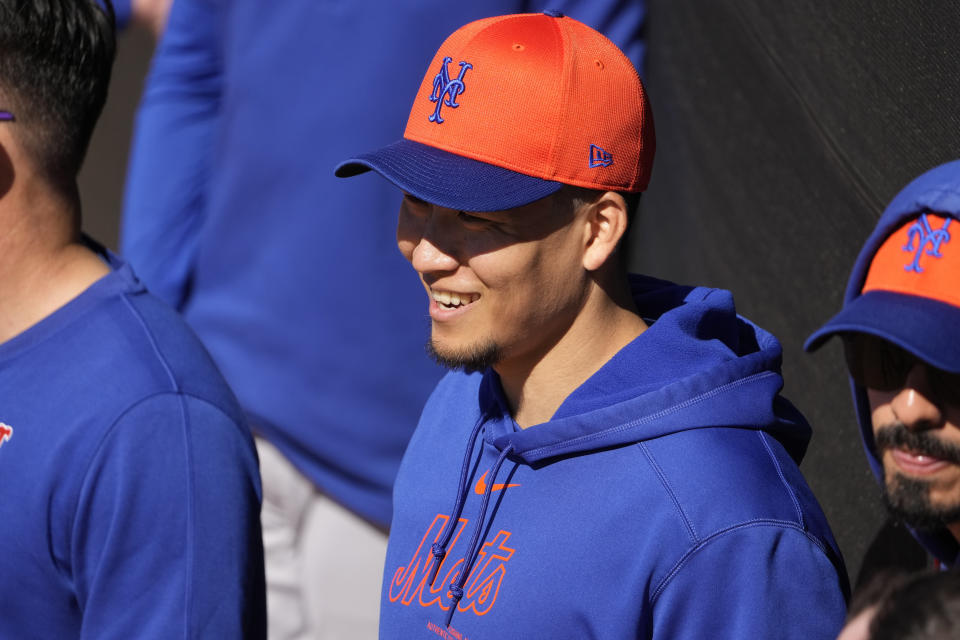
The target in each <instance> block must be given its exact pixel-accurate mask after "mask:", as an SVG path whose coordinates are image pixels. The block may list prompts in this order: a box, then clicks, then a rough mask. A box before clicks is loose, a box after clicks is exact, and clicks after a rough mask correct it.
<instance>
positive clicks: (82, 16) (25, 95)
mask: <svg viewBox="0 0 960 640" xmlns="http://www.w3.org/2000/svg"><path fill="white" fill-rule="evenodd" d="M115 53H116V35H115V27H114V13H113V8H112V5H111V4H110V2H109V0H104V2H102V3H100V2H96V1H95V0H0V129H2V130H0V136H8V137H6V138H0V143H2V142H3V140H4V139H6V141H7V145H6V146H11V147H16V150H12V149H6V152H7V154H8V155H9V156H14V157H15V159H16V162H14V165H15V166H16V165H18V164H20V165H21V166H22V165H26V164H29V171H30V172H31V173H35V174H37V175H38V176H41V177H43V178H44V179H46V180H47V181H48V182H49V183H51V184H54V185H61V186H63V187H65V188H68V189H73V188H74V187H73V186H72V185H73V184H74V182H75V180H76V176H77V174H78V173H79V171H80V167H81V165H82V163H83V159H84V156H85V154H86V151H87V147H88V145H89V142H90V137H91V135H92V133H93V129H94V125H95V124H96V122H97V119H98V118H99V117H100V113H101V111H102V110H103V105H104V103H105V101H106V98H107V88H108V86H109V83H110V73H111V70H112V67H113V61H114V57H115Z"/></svg>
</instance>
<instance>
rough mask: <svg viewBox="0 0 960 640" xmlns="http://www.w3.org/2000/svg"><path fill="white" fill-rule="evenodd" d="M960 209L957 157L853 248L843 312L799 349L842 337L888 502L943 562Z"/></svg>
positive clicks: (959, 356) (955, 502)
mask: <svg viewBox="0 0 960 640" xmlns="http://www.w3.org/2000/svg"><path fill="white" fill-rule="evenodd" d="M958 215H960V161H954V162H951V163H948V164H945V165H942V166H940V167H937V168H935V169H933V170H931V171H928V172H927V173H925V174H923V175H922V176H920V177H919V178H917V179H916V180H914V181H913V182H911V183H910V184H909V185H907V186H906V187H905V188H904V189H903V191H901V192H900V194H898V195H897V196H896V197H895V198H894V199H893V201H892V202H891V203H890V205H889V206H888V207H887V209H886V211H885V212H884V214H883V216H882V217H881V219H880V222H879V224H878V225H877V227H876V229H875V230H874V232H873V234H872V235H871V236H870V238H869V239H868V240H867V243H866V245H865V246H864V248H863V250H862V251H861V253H860V256H859V258H858V259H857V263H856V265H855V266H854V269H853V273H852V275H851V277H850V281H849V283H848V286H847V293H846V299H845V302H844V306H843V309H842V310H841V311H840V312H839V313H838V314H837V315H836V316H834V317H833V318H832V319H831V320H830V321H829V322H827V323H826V324H825V325H824V326H823V327H822V328H820V329H819V330H818V331H817V332H815V333H814V334H813V335H812V336H811V337H810V338H809V339H808V340H807V343H806V345H805V347H806V348H807V349H808V350H813V349H816V348H818V347H819V346H820V345H822V344H823V343H824V342H825V341H826V340H827V339H829V338H830V337H831V336H834V335H836V336H839V337H840V338H841V340H842V341H843V346H844V353H845V356H846V362H847V368H848V371H849V373H850V378H851V381H852V389H853V398H854V405H855V408H856V411H857V415H858V419H859V422H860V427H861V433H862V435H863V440H864V445H865V447H866V450H867V456H868V459H869V461H870V464H871V467H872V468H873V471H874V473H875V474H876V476H877V478H878V480H879V481H880V482H881V484H882V486H883V489H884V496H885V501H886V503H887V505H888V507H889V508H890V510H891V512H892V513H893V514H894V515H896V516H898V517H899V518H900V519H901V520H903V521H904V522H906V523H907V524H908V525H910V526H911V527H912V528H913V529H914V530H915V532H916V534H917V537H918V538H919V539H920V540H921V542H924V543H925V545H926V546H927V548H928V549H929V550H931V551H932V552H933V553H934V554H935V555H936V556H937V557H938V558H939V559H940V560H942V561H944V562H947V563H949V564H953V563H954V562H956V559H957V552H958V549H960V547H958V545H957V540H960V340H958V339H957V335H956V332H957V329H958V328H960V222H958V220H957V217H958Z"/></svg>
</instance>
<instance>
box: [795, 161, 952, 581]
mask: <svg viewBox="0 0 960 640" xmlns="http://www.w3.org/2000/svg"><path fill="white" fill-rule="evenodd" d="M925 212H936V213H938V214H940V215H942V216H947V217H949V218H952V219H957V218H960V160H955V161H953V162H948V163H947V164H943V165H940V166H939V167H936V168H934V169H931V170H930V171H928V172H926V173H924V174H923V175H921V176H920V177H918V178H916V179H915V180H913V181H912V182H911V183H910V184H908V185H907V186H906V187H904V188H903V190H902V191H900V193H899V194H897V196H896V197H895V198H894V199H893V200H892V201H891V202H890V204H889V205H888V206H887V208H886V210H885V211H884V212H883V215H882V216H881V217H880V221H879V222H878V223H877V226H876V228H875V229H874V231H873V233H872V234H871V235H870V237H869V238H868V239H867V242H866V243H865V244H864V247H863V249H861V251H860V255H859V256H858V257H857V261H856V263H855V264H854V267H853V272H852V273H851V274H850V280H849V281H848V283H847V291H846V295H845V297H844V305H845V306H846V305H848V304H850V302H851V301H852V300H854V299H856V298H858V297H859V296H860V295H861V293H860V291H861V289H862V288H863V284H864V282H865V280H866V277H867V271H868V270H869V268H870V263H871V262H872V260H873V256H874V254H876V252H877V250H878V249H879V248H880V247H881V245H883V243H884V241H885V240H886V239H887V238H888V237H889V236H890V235H891V234H892V233H893V232H894V231H895V230H897V229H899V228H900V227H902V226H903V225H904V224H905V223H907V222H908V221H910V220H911V219H914V218H917V217H918V216H919V215H920V214H922V213H925ZM951 229H952V228H951ZM954 242H956V240H954ZM907 257H908V258H909V256H907ZM905 263H909V259H906V258H905ZM936 305H937V303H936V302H933V301H926V300H924V299H920V298H912V299H911V300H910V301H909V302H907V303H906V304H902V305H899V306H898V309H897V318H896V321H897V323H898V324H900V325H901V326H902V327H908V328H909V327H911V326H915V325H917V323H918V321H920V322H922V321H921V320H920V319H919V318H916V317H915V315H920V316H922V315H923V314H924V313H931V312H932V313H936V310H935V307H936ZM829 326H830V325H828V326H826V327H824V330H826V329H828V328H829ZM839 328H842V327H839V326H835V327H834V329H839ZM851 328H852V327H851ZM852 329H853V328H852ZM824 330H821V331H818V332H817V333H815V334H814V335H813V336H811V338H810V339H809V340H808V341H807V345H806V346H807V348H810V347H811V346H813V347H815V346H816V345H817V343H819V342H820V341H821V340H823V339H825V338H826V337H827V335H828V333H827V332H826V331H824ZM918 331H920V332H922V329H921V328H918ZM918 337H919V336H918ZM931 337H932V336H931ZM893 339H894V340H896V338H893ZM904 346H907V345H904ZM850 388H851V391H852V393H853V404H854V408H855V409H856V412H857V422H858V423H859V426H860V434H861V436H862V437H863V444H864V449H865V450H866V453H867V459H868V461H869V462H870V468H871V470H872V471H873V474H874V476H875V477H876V479H877V482H879V483H881V484H882V483H883V481H884V480H883V463H882V461H881V460H880V458H879V457H878V456H877V451H876V447H875V445H874V441H873V424H872V422H871V419H870V404H869V402H868V401H867V394H866V390H865V389H864V388H863V387H860V386H858V385H857V384H856V383H854V382H853V381H852V380H851V382H850ZM914 537H916V538H917V539H918V540H919V541H920V542H921V543H922V544H923V545H924V546H925V547H926V548H927V550H928V551H930V552H931V553H932V554H933V555H934V556H936V557H937V558H938V559H940V560H941V561H942V562H945V563H946V564H948V565H951V566H953V565H955V564H956V563H957V561H958V554H960V545H958V544H957V541H956V540H955V539H954V538H953V537H952V536H951V535H950V534H949V532H947V531H942V532H939V533H935V532H931V533H923V532H914Z"/></svg>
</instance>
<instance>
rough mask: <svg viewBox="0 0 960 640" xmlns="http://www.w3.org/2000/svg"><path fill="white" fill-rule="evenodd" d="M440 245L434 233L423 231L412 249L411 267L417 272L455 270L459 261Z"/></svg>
mask: <svg viewBox="0 0 960 640" xmlns="http://www.w3.org/2000/svg"><path fill="white" fill-rule="evenodd" d="M428 226H429V225H428ZM428 231H432V230H431V229H428ZM442 246H443V245H442V244H441V243H440V242H438V241H437V239H436V237H435V235H434V234H432V233H425V234H424V235H423V236H422V237H421V238H420V242H418V243H417V245H416V246H415V247H414V249H413V256H412V258H411V260H410V262H411V264H413V268H414V269H416V270H417V271H418V272H419V273H435V272H441V271H456V269H457V266H459V262H458V261H457V259H456V257H454V255H453V253H452V252H451V251H450V250H445V249H443V248H441V247H442Z"/></svg>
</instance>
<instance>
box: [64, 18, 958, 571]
mask: <svg viewBox="0 0 960 640" xmlns="http://www.w3.org/2000/svg"><path fill="white" fill-rule="evenodd" d="M648 3H649V22H648V27H649V28H648V44H649V49H648V58H647V70H646V80H647V88H648V90H649V93H650V97H651V102H652V104H653V109H654V116H655V120H656V126H657V142H658V149H657V159H656V163H655V167H654V172H653V179H652V181H651V186H650V190H649V191H648V193H647V194H646V195H645V196H644V199H643V201H642V205H641V215H640V218H639V219H638V220H637V222H636V224H635V226H634V228H633V230H632V232H631V237H630V251H631V257H630V263H631V266H632V267H633V269H634V270H636V271H641V272H644V273H648V274H650V275H654V276H658V277H662V278H668V279H672V280H676V281H680V282H685V283H690V284H707V285H712V286H718V287H724V288H728V289H731V290H733V291H734V293H735V295H736V299H737V305H738V308H739V309H740V311H741V313H743V314H744V315H747V316H749V317H750V318H752V319H753V320H754V321H756V322H757V323H759V324H760V325H762V326H764V327H766V328H767V329H769V330H770V331H772V332H773V333H774V334H776V335H777V336H779V337H780V339H781V341H782V343H783V347H784V375H785V378H786V381H787V382H786V390H785V393H786V395H787V396H788V397H789V398H791V399H792V400H793V401H794V403H795V404H796V405H797V406H798V407H799V408H800V409H801V410H802V411H803V412H804V414H805V415H806V416H807V418H808V419H809V420H810V422H811V424H812V425H813V427H814V439H813V441H812V443H811V445H810V449H809V451H808V454H807V458H806V460H805V461H804V463H803V465H802V469H803V471H804V473H805V475H806V476H807V478H808V480H809V482H810V484H811V486H812V487H813V490H814V492H815V493H816V494H817V497H818V498H819V500H820V502H821V504H822V505H823V507H824V511H825V512H826V514H827V517H828V519H829V520H830V523H831V525H832V527H833V530H834V533H835V534H836V537H837V540H838V542H839V544H840V547H841V549H842V551H843V552H844V555H845V557H846V560H847V567H848V569H849V571H850V574H851V577H856V576H857V575H858V574H859V572H860V569H861V566H862V565H863V564H864V557H865V554H866V553H867V550H868V547H869V545H870V544H871V543H872V542H873V541H874V540H875V538H876V535H877V532H878V530H880V528H881V526H882V525H883V524H884V520H885V516H884V512H883V509H882V508H881V506H880V503H879V498H878V496H879V491H878V489H877V486H876V484H875V482H874V481H873V479H872V477H871V476H870V474H869V471H868V470H867V465H866V461H865V458H864V455H863V452H862V449H861V445H860V439H859V436H858V434H857V428H856V424H855V421H854V415H853V410H852V407H851V402H850V396H849V391H848V387H847V382H846V376H845V373H844V369H843V365H842V355H841V353H840V349H839V347H838V345H836V344H828V345H827V347H825V348H824V349H822V350H821V351H820V352H818V353H816V354H814V355H807V354H804V353H803V352H802V350H801V345H802V343H803V340H804V339H805V338H806V336H807V335H809V334H810V333H811V332H812V331H813V330H814V329H816V328H817V327H818V326H819V325H820V324H821V323H822V322H823V321H825V320H826V319H827V318H829V317H830V316H831V315H832V314H833V313H834V312H836V311H837V310H838V309H839V307H840V304H841V301H842V296H843V289H844V286H845V284H846V279H847V275H848V274H849V271H850V268H851V267H852V265H853V261H854V258H855V257H856V254H857V252H858V250H859V248H860V245H861V243H862V242H863V241H864V240H865V239H866V237H867V235H868V233H869V231H870V230H871V229H872V228H873V226H874V224H875V223H876V220H877V218H878V217H879V215H880V213H881V211H882V210H883V207H884V205H885V204H886V202H888V201H889V200H890V199H891V198H892V196H893V195H894V194H895V193H896V192H897V191H899V190H900V188H901V187H902V186H903V185H905V184H906V183H907V182H908V181H909V180H910V179H912V178H913V177H915V176H916V175H918V174H920V173H922V172H923V171H925V170H927V169H929V168H931V167H933V166H935V165H937V164H940V163H943V162H946V161H948V160H951V159H954V158H957V157H960V97H958V96H960V37H958V35H960V3H957V2H956V0H929V1H923V2H920V1H917V2H903V1H902V0H869V1H867V0H843V2H836V1H834V2H828V1H825V0H821V1H814V0H793V1H792V2H770V1H769V0H648ZM152 46H153V43H152V40H151V38H150V36H149V35H148V34H146V33H145V32H141V31H138V30H135V29H134V30H131V31H128V32H126V33H124V34H122V35H121V38H120V44H119V58H118V61H117V65H116V67H115V69H114V80H113V89H112V92H111V95H110V99H109V102H108V104H107V107H106V110H105V112H104V115H103V118H102V120H101V124H100V126H99V128H98V130H97V133H96V135H95V136H94V140H93V143H92V146H91V150H90V154H89V156H88V159H87V162H86V166H85V168H84V170H83V172H82V173H81V192H82V196H83V200H84V211H85V228H86V230H87V232H88V233H90V234H91V235H93V236H94V237H95V238H97V239H99V240H100V241H101V242H104V243H105V244H107V245H108V246H110V247H116V243H117V234H118V219H119V212H120V210H121V206H122V204H121V203H122V189H123V179H124V173H125V168H126V158H127V152H128V147H129V139H130V133H131V129H132V125H133V115H134V112H135V109H136V104H137V101H138V99H139V94H140V91H141V88H142V85H143V80H144V76H145V74H146V71H147V68H148V65H149V57H150V54H151V50H152ZM385 142H386V141H385ZM888 534H889V532H888ZM892 539H893V540H894V541H895V543H896V544H900V543H901V541H902V535H898V533H897V531H896V530H895V531H894V532H893V533H892Z"/></svg>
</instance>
